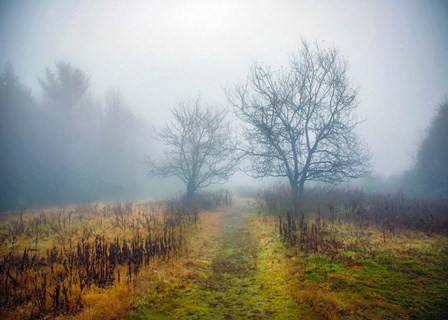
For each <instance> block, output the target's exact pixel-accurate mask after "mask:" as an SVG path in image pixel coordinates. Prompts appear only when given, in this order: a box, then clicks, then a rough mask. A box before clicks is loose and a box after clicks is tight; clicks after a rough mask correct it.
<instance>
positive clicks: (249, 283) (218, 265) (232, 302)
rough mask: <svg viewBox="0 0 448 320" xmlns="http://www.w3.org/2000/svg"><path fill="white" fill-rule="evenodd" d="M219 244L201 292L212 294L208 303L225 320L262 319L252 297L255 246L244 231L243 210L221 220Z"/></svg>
mask: <svg viewBox="0 0 448 320" xmlns="http://www.w3.org/2000/svg"><path fill="white" fill-rule="evenodd" d="M221 223H222V235H221V239H222V243H221V245H220V246H219V249H218V251H217V252H216V256H215V257H214V259H213V261H212V266H211V267H212V273H211V275H210V276H209V277H208V278H207V279H205V280H204V281H203V283H202V284H201V289H204V290H206V291H211V292H214V293H215V294H213V295H211V296H208V297H207V296H206V297H207V298H208V299H207V303H208V304H209V305H210V307H211V308H212V309H213V310H214V311H215V314H216V315H221V316H223V317H224V318H225V319H253V318H258V316H261V313H262V312H261V311H260V310H259V309H258V306H257V305H254V304H253V302H254V301H253V300H254V297H256V296H257V295H258V294H259V292H258V291H259V290H260V287H258V286H257V285H256V282H257V279H256V274H257V243H256V241H255V240H254V238H253V237H252V235H251V234H250V232H249V230H247V221H246V219H245V217H244V216H243V214H242V208H238V207H236V208H233V210H232V211H231V212H230V213H228V214H225V215H223V216H222V217H221Z"/></svg>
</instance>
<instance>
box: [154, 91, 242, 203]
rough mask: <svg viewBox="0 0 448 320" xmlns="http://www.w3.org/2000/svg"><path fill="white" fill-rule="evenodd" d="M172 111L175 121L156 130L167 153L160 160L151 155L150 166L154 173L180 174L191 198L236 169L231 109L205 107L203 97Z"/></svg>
mask: <svg viewBox="0 0 448 320" xmlns="http://www.w3.org/2000/svg"><path fill="white" fill-rule="evenodd" d="M171 113H172V116H173V119H172V121H171V122H167V123H166V124H165V126H164V127H162V128H161V129H160V130H158V131H156V134H157V136H158V138H159V140H160V141H161V142H162V143H163V145H164V146H165V150H164V156H165V157H164V159H163V160H161V161H158V162H157V161H154V160H153V159H152V158H151V157H150V156H147V157H146V163H147V168H148V172H149V173H150V174H153V175H159V176H166V177H167V176H175V177H178V178H179V179H180V180H181V181H182V182H183V183H184V184H185V186H186V189H187V190H186V195H185V199H186V201H188V202H191V201H192V200H193V195H194V192H195V191H196V190H198V189H201V188H205V187H207V186H209V185H210V184H214V183H220V182H224V181H226V180H227V179H228V178H229V177H230V176H231V175H232V174H233V173H234V169H235V167H236V163H237V159H236V157H235V156H234V152H235V146H234V139H233V138H232V137H233V135H232V133H231V130H230V126H229V122H228V121H227V120H226V116H227V112H226V111H224V110H220V109H214V108H212V107H204V106H202V105H201V103H200V101H199V99H197V100H194V101H191V102H190V103H179V104H178V106H177V107H176V108H174V109H173V110H172V111H171Z"/></svg>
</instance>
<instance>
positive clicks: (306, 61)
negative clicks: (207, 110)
mask: <svg viewBox="0 0 448 320" xmlns="http://www.w3.org/2000/svg"><path fill="white" fill-rule="evenodd" d="M357 94H358V89H357V87H356V86H354V85H353V84H352V83H351V81H350V78H349V76H348V62H347V61H346V59H344V58H343V57H341V55H340V54H339V52H338V51H337V50H336V49H333V48H329V49H326V48H323V47H322V46H321V45H319V44H317V43H315V44H313V45H310V44H309V43H307V42H306V41H302V46H301V48H300V49H299V50H298V52H297V53H295V54H293V55H292V56H291V59H290V62H289V65H288V66H287V67H284V68H281V69H280V70H277V71H273V70H272V69H271V68H270V67H268V66H265V65H263V64H260V63H255V64H254V65H253V67H252V68H251V69H250V72H249V76H248V79H247V81H246V82H245V83H243V84H239V85H236V86H235V88H233V89H231V90H227V97H228V99H229V101H230V102H231V104H232V105H233V106H234V107H235V110H236V115H237V116H238V117H239V118H240V119H241V120H242V121H243V123H244V125H243V136H244V138H245V141H246V142H245V144H244V145H243V146H241V151H243V153H244V154H245V155H246V157H248V158H249V161H248V164H247V165H246V167H245V169H246V170H247V171H248V172H249V173H250V174H251V175H253V176H254V177H266V176H272V177H286V178H287V179H288V181H289V184H290V186H291V188H292V190H293V191H294V192H295V193H299V194H301V193H302V192H303V189H304V184H305V182H306V181H308V180H313V181H321V182H330V183H335V182H341V181H345V180H347V179H350V178H358V177H361V176H364V175H365V174H366V173H367V172H368V169H367V168H368V159H369V157H368V153H367V151H366V148H365V146H364V145H363V143H362V142H361V140H360V139H359V137H358V135H357V133H356V131H355V128H356V127H357V125H358V124H359V123H360V121H358V120H357V118H356V117H355V114H354V111H355V109H356V107H357V105H358V102H357V99H356V97H357Z"/></svg>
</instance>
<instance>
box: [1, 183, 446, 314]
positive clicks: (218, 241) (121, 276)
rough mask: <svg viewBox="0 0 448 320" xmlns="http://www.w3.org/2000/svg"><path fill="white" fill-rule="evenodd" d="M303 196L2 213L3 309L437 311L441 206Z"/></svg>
mask: <svg viewBox="0 0 448 320" xmlns="http://www.w3.org/2000/svg"><path fill="white" fill-rule="evenodd" d="M307 199H308V200H307V201H308V202H307V203H306V204H305V201H304V204H302V205H301V206H300V209H298V207H296V206H294V205H291V202H290V199H288V198H287V194H286V193H285V192H284V190H274V191H269V192H264V193H262V194H259V195H258V196H256V197H255V196H254V197H246V198H242V197H236V196H235V197H233V201H232V198H231V197H230V196H229V194H228V193H220V194H218V195H213V196H210V197H208V198H203V199H202V205H201V206H196V207H188V206H185V205H183V204H182V203H180V202H155V201H154V202H149V203H129V202H126V203H108V204H104V203H102V204H82V205H78V206H74V207H65V208H53V209H52V208H48V209H45V210H39V211H25V212H21V213H20V212H19V213H14V215H12V214H9V215H4V216H3V217H2V220H1V238H0V241H1V242H0V245H1V247H0V253H1V255H2V260H1V262H0V263H1V265H0V268H1V269H0V272H1V273H0V276H1V279H0V280H1V283H0V303H1V304H0V318H2V319H29V318H41V319H54V318H55V319H301V318H303V319H397V318H401V319H447V318H448V311H447V310H448V237H447V235H446V233H447V230H446V227H447V225H446V221H447V220H446V216H447V212H446V206H445V203H443V202H435V201H429V200H428V201H417V200H412V199H407V198H405V197H403V196H400V195H394V196H391V195H385V196H378V197H376V198H371V199H367V198H366V197H364V196H363V195H361V194H359V193H353V192H351V193H343V192H340V193H331V194H329V193H328V192H325V193H323V192H315V193H313V194H310V195H308V198H307ZM404 211H405V212H404Z"/></svg>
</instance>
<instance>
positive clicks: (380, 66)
mask: <svg viewBox="0 0 448 320" xmlns="http://www.w3.org/2000/svg"><path fill="white" fill-rule="evenodd" d="M447 35H448V5H447V3H446V2H444V1H427V2H421V1H394V2H388V1H375V2H357V1H346V2H333V1H319V2H315V1H246V2H239V1H226V2H219V1H188V2H183V1H163V2H162V1H159V2H155V1H154V2H148V1H132V2H118V1H95V2H91V1H76V2H75V1H64V2H62V1H44V2H42V1H26V2H25V1H23V2H18V1H15V2H7V1H2V2H0V53H1V54H0V68H1V71H0V72H1V81H2V91H1V92H0V94H1V96H0V103H1V105H0V112H1V120H0V121H1V154H2V157H1V181H2V182H1V187H0V193H1V196H0V202H1V206H2V207H23V206H30V205H33V206H35V205H56V204H62V203H73V202H79V201H88V200H114V199H116V200H118V199H144V198H150V197H159V196H167V195H173V194H177V193H180V192H182V191H183V185H182V184H179V182H178V181H177V180H176V179H174V178H173V179H168V180H166V179H161V178H159V177H148V176H147V168H146V167H145V155H148V154H152V155H156V156H162V155H163V154H162V151H161V144H160V141H158V140H157V139H156V135H155V134H154V128H155V129H157V128H159V127H160V126H161V125H163V124H164V123H165V122H166V121H169V120H170V118H171V110H172V108H173V107H175V106H176V104H177V103H178V102H179V101H184V100H185V99H190V98H193V97H198V96H199V97H200V98H201V101H203V102H204V103H205V104H210V105H214V106H218V107H221V108H226V109H228V110H229V111H230V112H229V116H230V117H233V110H232V108H231V106H230V104H229V102H228V100H227V98H226V95H225V93H224V91H225V89H227V88H230V87H232V86H234V85H235V84H236V83H239V82H243V81H245V79H246V76H247V74H248V70H249V68H250V67H251V66H252V65H253V63H254V62H255V61H258V62H260V63H263V64H264V65H267V66H271V67H272V68H273V69H277V68H279V67H281V66H286V65H287V64H288V61H289V57H290V56H291V54H292V53H293V52H294V51H295V50H297V48H298V47H299V45H300V43H301V39H306V40H308V41H310V42H314V41H316V42H318V43H321V44H322V45H323V46H334V47H335V48H336V49H337V50H338V51H339V52H340V54H341V55H343V56H344V57H346V59H347V61H348V62H349V75H350V78H351V80H352V81H353V82H354V83H355V84H356V85H357V87H358V88H359V95H358V99H359V106H358V109H357V116H358V117H359V119H364V121H363V122H362V123H361V124H360V125H359V128H358V131H359V135H360V137H361V138H362V139H363V141H365V143H366V145H367V146H368V147H369V153H370V155H371V160H370V162H371V171H372V176H371V177H370V178H369V179H370V180H369V181H370V182H368V183H367V184H368V185H370V186H371V187H372V185H374V187H372V188H374V189H383V191H389V190H393V189H396V188H395V187H394V185H395V186H397V188H398V189H399V188H400V185H403V182H400V181H401V180H400V179H402V175H404V174H405V173H406V172H408V171H409V170H412V169H413V168H414V166H415V165H416V163H417V162H418V150H419V145H420V144H421V143H422V141H424V140H425V137H426V135H427V132H428V128H429V127H430V125H431V123H432V121H433V119H434V117H435V116H436V114H437V109H438V106H439V105H440V104H441V103H443V101H445V100H444V99H445V98H446V97H447V94H448V88H447V84H448V59H446V52H447V51H448V37H447ZM67 75H68V76H67ZM73 79H75V80H76V81H75V83H73V81H72V80H73ZM65 84H70V87H67V86H65ZM234 123H237V122H236V121H235V120H234ZM372 181H373V182H372ZM397 181H398V182H397ZM271 183H277V180H276V179H271V180H262V181H260V180H253V179H252V178H250V177H248V176H247V175H245V174H244V173H242V172H237V173H236V174H235V175H234V176H233V177H232V178H231V179H230V180H229V181H228V183H227V186H228V187H229V188H235V187H237V186H241V185H252V186H257V187H260V186H263V185H269V184H271ZM360 184H361V185H363V184H364V185H365V184H366V183H364V182H360ZM218 187H220V186H218Z"/></svg>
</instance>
